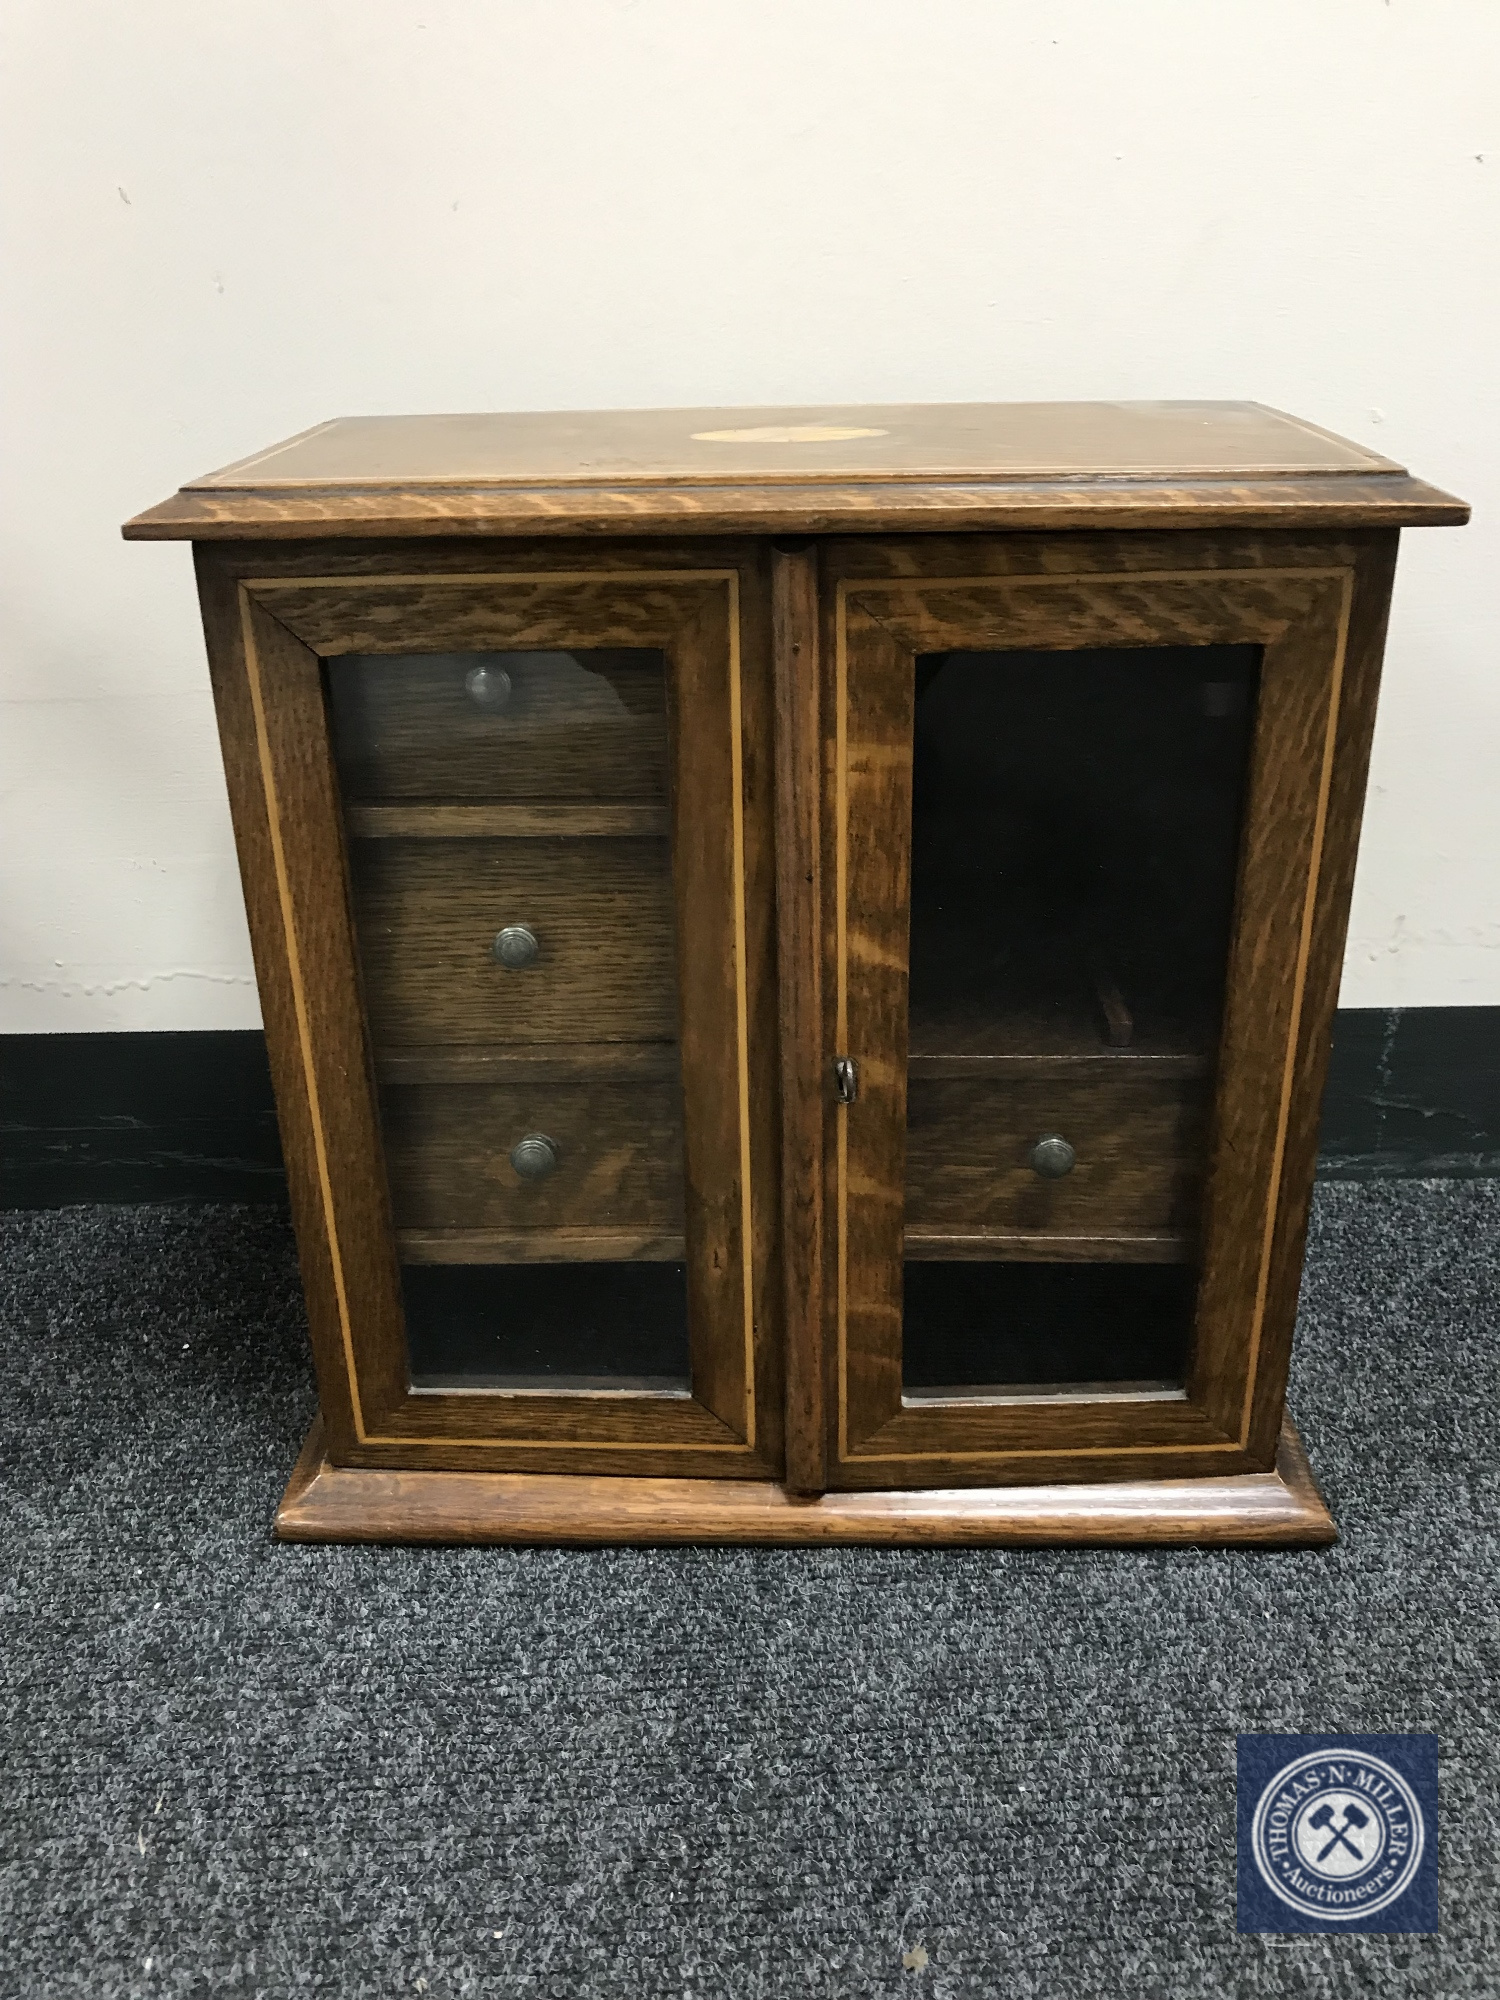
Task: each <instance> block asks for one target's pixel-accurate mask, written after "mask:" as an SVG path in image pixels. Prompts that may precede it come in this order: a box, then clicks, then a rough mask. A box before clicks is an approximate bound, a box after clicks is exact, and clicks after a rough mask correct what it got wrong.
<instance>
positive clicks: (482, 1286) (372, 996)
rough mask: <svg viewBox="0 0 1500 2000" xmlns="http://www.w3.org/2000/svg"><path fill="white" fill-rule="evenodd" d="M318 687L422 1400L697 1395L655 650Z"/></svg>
mask: <svg viewBox="0 0 1500 2000" xmlns="http://www.w3.org/2000/svg"><path fill="white" fill-rule="evenodd" d="M327 674H328V691H329V710H330V717H331V725H332V731H333V742H334V751H335V757H336V761H337V764H338V768H339V776H340V783H341V790H342V795H343V800H344V808H345V831H346V837H347V847H348V853H349V859H350V888H351V895H352V899H353V908H354V921H355V932H356V939H357V947H358V954H359V963H360V974H361V980H362V985H363V994H364V1005H365V1014H366V1020H367V1023H368V1031H369V1038H370V1045H371V1050H372V1056H373V1061H374V1066H375V1072H376V1085H377V1097H378V1104H379V1113H380V1120H381V1135H382V1141H383V1147H384V1154H385V1161H386V1171H387V1176H388V1180H389V1188H390V1199H391V1204H392V1213H393V1221H394V1226H395V1231H396V1242H397V1249H398V1255H399V1258H400V1264H401V1273H402V1287H403V1295H404V1304H405V1315H406V1329H407V1345H408V1360H409V1371H410V1381H411V1385H412V1387H413V1388H414V1389H418V1390H421V1389H434V1390H436V1389H449V1390H451V1389H486V1388H493V1389H507V1390H525V1389H546V1390H554V1391H555V1390H568V1389H574V1390H592V1391H598V1390H600V1389H619V1390H630V1391H642V1390H645V1391H651V1392H654V1393H657V1394H662V1393H667V1394H671V1393H680V1394H681V1395H683V1396H687V1395H688V1394H689V1390H690V1368H689V1344H688V1307H687V1281H686V1265H685V1261H684V1260H685V1219H684V1169H683V1106H682V1063H681V1054H680V1043H679V1021H678V1015H679V1006H678V981H677V934H676V918H675V904H674V896H673V883H672V859H671V842H670V832H669V825H668V780H667V771H668V761H669V735H668V720H667V698H666V680H665V663H664V659H663V656H662V654H661V653H660V652H659V651H648V650H641V649H634V650H622V649H609V650H606V649H599V650H595V651H567V652H564V651H554V652H472V653H409V654H382V655H368V656H366V655H357V654H356V655H348V656H344V657H339V658H335V659H331V660H330V661H329V662H328V666H327Z"/></svg>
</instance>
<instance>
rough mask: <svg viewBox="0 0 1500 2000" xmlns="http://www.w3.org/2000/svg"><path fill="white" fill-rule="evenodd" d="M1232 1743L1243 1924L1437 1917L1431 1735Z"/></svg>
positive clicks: (1421, 1926) (1367, 1926)
mask: <svg viewBox="0 0 1500 2000" xmlns="http://www.w3.org/2000/svg"><path fill="white" fill-rule="evenodd" d="M1239 1743H1240V1833H1241V1839H1240V1928H1241V1930H1252V1929H1253V1930H1430V1929H1436V1927H1437V1880H1436V1835H1437V1827H1436V1809H1437V1739H1436V1737H1432V1736H1385V1737H1373V1736H1343V1737H1319V1736H1242V1737H1241V1738H1240V1739H1239ZM1309 1746H1313V1747H1309ZM1293 1750H1295V1751H1296V1752H1297V1754H1295V1755H1288V1754H1287V1753H1288V1752H1289V1751H1293ZM1247 1753H1248V1754H1247ZM1247 1781H1248V1782H1247ZM1424 1793H1425V1794H1426V1797H1427V1804H1428V1808H1429V1812H1424V1811H1423V1797H1422V1795H1423V1794H1424ZM1247 1808H1249V1824H1248V1827H1247V1826H1246V1824H1245V1819H1246V1809H1247ZM1429 1813H1430V1815H1431V1818H1432V1822H1433V1823H1432V1825H1431V1826H1429V1824H1428V1818H1429ZM1247 1861H1248V1862H1249V1863H1250V1864H1251V1865H1252V1866H1253V1869H1254V1877H1249V1870H1248V1869H1247V1867H1246V1863H1247ZM1424 1863H1428V1864H1429V1865H1427V1866H1424ZM1247 1877H1249V1879H1247ZM1256 1878H1258V1880H1257V1879H1256ZM1261 1885H1263V1887H1264V1889H1268V1890H1269V1891H1270V1892H1271V1895H1272V1896H1273V1897H1275V1898H1277V1899H1278V1903H1279V1904H1280V1905H1282V1906H1284V1907H1282V1908H1280V1909H1279V1911H1278V1904H1277V1903H1267V1902H1266V1899H1265V1896H1264V1894H1263V1893H1257V1892H1258V1891H1260V1889H1261ZM1424 1890H1425V1891H1427V1892H1428V1893H1422V1892H1423V1891H1424ZM1247 1891H1248V1893H1247ZM1403 1897H1406V1898H1408V1901H1407V1903H1405V1904H1404V1905H1403V1906H1402V1908H1401V1909H1400V1910H1397V1909H1395V1908H1394V1907H1393V1906H1394V1905H1396V1904H1397V1903H1399V1902H1401V1899H1402V1898H1403ZM1247 1917H1248V1918H1249V1921H1247Z"/></svg>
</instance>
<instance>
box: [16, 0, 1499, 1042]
mask: <svg viewBox="0 0 1500 2000" xmlns="http://www.w3.org/2000/svg"><path fill="white" fill-rule="evenodd" d="M0 34H3V36H4V40H5V43H6V45H7V46H6V49H5V52H4V56H5V60H4V72H5V82H4V91H5V95H6V100H7V101H6V104H5V106H4V117H3V134H4V139H3V143H4V146H5V148H6V151H7V153H8V156H9V157H8V159H7V161H6V162H5V163H4V169H3V201H4V207H5V223H4V226H5V244H6V249H5V269H6V281H5V285H4V288H3V297H0V311H3V314H4V321H5V329H4V337H5V351H4V379H3V394H4V397H5V401H6V406H7V407H6V412H5V419H4V439H5V444H4V467H5V470H4V485H5V490H4V510H5V521H4V535H5V552H4V565H3V579H0V581H3V594H4V605H5V628H4V637H3V641H0V671H3V681H0V940H3V941H0V980H3V984H0V1027H4V1028H8V1029H12V1030H22V1031H25V1030H51V1029H85V1028H157V1027H163V1028H165V1027H210V1026H236V1025H249V1024H251V1023H253V1022H254V1021H255V1020H256V1018H257V1013H256V1003H255V992H254V984H253V980H252V977H251V971H250V961H249V951H248V946H247V943H246V938H245V930H244V918H243V913H242V909H241V905H240V897H239V889H238V882H237V877H236V874H235V867H234V858H233V852H232V848H231V843H230V836H229V826H228V819H227V815H226V810H225V805H224V797H223V786H222V780H221V778H220V775H219V771H218V765H217V751H216V747H215V743H214V737H213V727H212V719H211V714H210V709H209V703H208V697H207V691H206V685H205V676H204V671H203V666H202V660H201V649H200V639H199V634H198V631H197V627H196V614H195V609H194V602H193V595H192V583H191V574H190V566H189V560H188V555H187V552H186V550H184V549H181V548H162V547H133V548H127V547H126V546H125V545H124V544H122V543H121V542H120V541H119V539H118V535H117V529H118V524H119V522H120V521H121V519H122V518H123V517H124V516H125V515H126V514H127V513H131V512H134V511H135V510H136V509H138V508H139V507H141V506H144V505H146V504H148V503H150V502H152V501H154V500H157V499H159V498H161V497H162V496H163V495H164V494H166V493H167V492H168V491H170V490H171V489H172V488H173V487H175V486H176V485H177V484H178V482H179V481H180V480H181V479H183V478H186V477H189V476H191V475H193V474H195V473H198V472H201V471H204V470H206V469H208V468H209V467H211V466H215V465H218V464H222V463H224V462H225V461H227V460H229V459H232V458H234V457H236V456H238V455H240V454H241V453H244V452H247V451H250V450H252V449H254V448H256V447H258V446H260V445H263V444H265V443H268V442H270V441H271V440H272V439H275V438H278V437H282V436H285V435H286V434H287V433H289V432H292V431H295V430H299V429H301V428H303V427H305V426H306V425H308V424H312V423H315V422H317V421H319V420H320V419H322V418H325V417H328V416H331V415H335V414H340V413H348V412H354V411H382V410H386V411H389V410H453V409H479V408H507V407H512V408H548V407H569V406H573V407H591V406H592V407H599V406H601V405H604V406H608V405H616V404H620V405H631V404H635V405H649V404H657V403H666V404H670V403H692V402H700V403H702V402H743V403H756V402H769V401H777V400H786V401H798V402H809V403H816V402H817V401H819V400H820V399H829V400H832V399H839V400H870V401H880V400H893V401H894V400H908V399H911V400H916V399H931V400H947V399H971V398H998V399H1004V398H1011V397H1016V398H1033V397H1049V396H1056V397H1110V398H1112V397H1130V396H1146V397H1158V396H1165V397H1171V396H1248V397H1255V398H1258V399H1260V400H1262V401H1265V402H1269V403H1273V404H1277V405H1279V406H1281V407H1283V408H1286V409H1290V410H1294V411H1296V412H1298V413H1299V414H1301V415H1304V416H1307V417H1310V418H1312V419H1313V420H1314V421H1316V422H1318V423H1320V424H1324V425H1327V426H1330V427H1331V428H1333V429H1335V430H1339V431H1343V432H1345V433H1346V434H1348V435H1349V436H1351V437H1354V438H1358V439H1361V440H1363V441H1365V442H1367V443H1369V444H1372V445H1374V446H1375V447H1376V448H1377V449H1379V450H1381V451H1383V452H1386V453H1389V454H1390V455H1392V456H1395V457H1398V458H1401V459H1404V460H1406V461H1407V462H1408V463H1410V464H1412V465H1413V466H1414V467H1415V468H1416V469H1417V470H1418V471H1420V472H1421V473H1423V474H1424V475H1426V476H1427V477H1429V478H1431V479H1433V480H1435V481H1437V482H1439V483H1440V484H1444V485H1448V486H1450V487H1451V488H1453V489H1455V490H1457V491H1458V492H1461V493H1463V494H1464V495H1465V496H1467V497H1468V498H1470V499H1472V500H1473V501H1474V502H1475V505H1476V510H1477V519H1476V521H1475V523H1474V525H1473V526H1472V527H1470V528H1468V529H1465V530H1463V531H1459V532H1454V531H1445V532H1439V531H1428V532H1418V533H1416V534H1413V535H1412V536H1410V537H1409V538H1408V540H1407V545H1406V550H1405V553H1404V555H1403V558H1402V570H1401V577H1400V582H1399V586H1398V594H1397V610H1396V618H1395V626H1394V631H1393V634H1392V642H1391V652H1390V666H1389V678H1388V694H1387V699H1386V703H1385V708H1384V713H1383V718H1382V722H1381V727H1380V735H1379V740H1378V745H1377V750H1376V761H1375V776H1374V789H1373V793H1372V797H1371V802H1370V811H1369V816H1368V820H1367V828H1366V836H1365V842H1364V848H1363V851H1362V856H1361V863H1360V873H1359V884H1358V891H1357V899H1356V908H1355V919H1354V929H1353V935H1352V938H1351V943H1350V950H1349V958H1348V964H1347V970H1346V977H1345V985H1344V1000H1345V1003H1346V1004H1349V1005H1386V1004H1406V1003H1409V1004H1421V1003H1429V1004H1430V1003H1450V1002H1451V1003H1458V1002H1470V1003H1473V1002H1500V910H1497V907H1496V892H1497V884H1500V783H1497V781H1496V752H1497V748H1500V692H1497V687H1500V677H1497V674H1496V671H1495V657H1494V656H1495V652H1496V647H1495V643H1494V641H1493V639H1492V637H1491V627H1492V624H1493V620H1494V605H1495V600H1496V583H1495V579H1496V572H1497V561H1496V558H1497V554H1500V541H1497V529H1496V520H1497V518H1500V509H1497V507H1496V504H1495V503H1496V501H1497V500H1500V364H1497V355H1500V278H1497V253H1500V7H1497V6H1495V5H1494V4H1493V0H1389V4H1385V3H1384V0H1214V4H1212V5H1204V4H1202V0H1131V4H1129V5H1125V4H1112V0H928V4H926V5H922V6H913V5H911V4H909V0H740V4H739V5H737V6H728V5H705V4H703V0H635V4H627V0H432V4H429V5H418V4H412V3H411V0H359V4H357V5H345V4H340V0H214V4H205V0H132V4H130V5H129V6H121V5H119V4H118V0H11V4H10V6H9V7H8V8H7V9H6V10H5V12H4V17H3V24H0Z"/></svg>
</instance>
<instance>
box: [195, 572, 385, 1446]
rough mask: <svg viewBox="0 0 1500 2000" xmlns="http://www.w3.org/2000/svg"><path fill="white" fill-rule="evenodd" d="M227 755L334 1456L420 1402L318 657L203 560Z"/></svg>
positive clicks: (211, 649)
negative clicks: (413, 1380) (411, 1388)
mask: <svg viewBox="0 0 1500 2000" xmlns="http://www.w3.org/2000/svg"><path fill="white" fill-rule="evenodd" d="M198 570H199V588H200V599H201V602H202V605H203V610H204V623H205V631H206V634H207V638H208V645H209V657H210V665H211V669H212V673H213V678H214V687H215V698H216V702H217V704H218V708H219V717H220V733H221V742H222V743H223V746H224V753H225V768H226V773H227V774H228V777H229V783H230V792H231V799H232V802H233V809H234V816H235V830H236V841H237V845H238V847H239V853H240V863H241V871H242V876H243V879H244V882H245V889H246V906H247V911H248V912H249V915H250V919H251V926H252V936H253V938H254V940H255V950H256V969H257V976H258V980H259V983H260V985H261V989H262V991H263V993H265V994H266V995H267V996H268V999H267V1004H266V1039H267V1049H268V1052H269V1053H270V1056H271V1065H272V1077H273V1081H274V1082H275V1085H276V1090H277V1110H278V1116H279V1118H280V1121H281V1125H282V1133H283V1144H284V1147H285V1150H286V1154H287V1162H288V1182H289V1186H290V1189H291V1192H292V1199H293V1216H294V1220H295V1223H296V1225H297V1235H298V1245H299V1251H300V1254H301V1257H302V1260H303V1270H304V1277H305V1280H306V1283H307V1298H308V1315H309V1321H310V1323H311V1326H312V1332H313V1342H314V1351H315V1354H316V1356H317V1359H318V1365H319V1391H320V1396H321V1397H323V1398H324V1408H325V1411H327V1412H328V1413H329V1415H330V1442H331V1445H332V1447H333V1448H334V1449H335V1450H336V1451H351V1450H354V1449H356V1448H357V1447H358V1445H359V1443H360V1442H361V1441H362V1440H363V1439H364V1438H365V1437H366V1436H367V1435H369V1434H370V1432H371V1430H373V1429H376V1428H378V1426H379V1424H380V1421H381V1418H382V1414H383V1412H384V1411H386V1410H387V1409H389V1408H391V1407H393V1406H394V1405H395V1404H397V1403H398V1402H399V1401H400V1400H401V1398H402V1397H403V1396H404V1395H405V1389H406V1369H405V1343H404V1335H403V1330H402V1323H401V1312H400V1303H399V1289H398V1281H397V1275H396V1262H395V1250H394V1245H393V1243H392V1240H391V1233H390V1214H389V1207H388V1201H387V1196H386V1188H385V1180H384V1175H383V1172H382V1170H381V1164H380V1153H379V1142H378V1136H377V1123H376V1115H375V1104H374V1094H373V1089H372V1085H371V1081H370V1076H369V1069H368V1062H367V1057H366V1049H365V1039H364V1023H363V1016H362V1009H361V1004H360V994H359V983H358V975H357V971H356V968H355V964H354V957H353V951H352V945H351V940H350V930H349V915H348V893H347V880H346V874H345V866H344V854H343V846H342V838H341V833H340V826H339V801H338V793H337V786H336V781H335V777H334V772H333V767H332V760H331V756H330V751H329V744H328V736H327V730H326V726H325V723H324V715H323V693H322V685H321V679H320V673H319V664H318V660H317V658H316V656H315V655H314V654H312V653H311V652H309V651H308V649H307V648H306V647H305V646H303V645H302V644H301V643H300V642H299V641H298V640H297V639H295V638H294V637H293V636H292V635H291V634H290V633H288V632H287V631H286V630H285V628H284V627H282V626H279V625H278V624H277V623H276V622H275V620H274V619H272V618H270V617H268V616H267V615H266V613H264V612H263V611H262V610H260V609H259V608H258V607H257V606H256V605H255V604H254V603H253V602H251V601H250V600H249V599H248V597H247V596H246V595H245V594H244V593H243V592H241V591H240V590H238V588H237V587H236V584H235V582H234V580H233V579H232V578H231V577H226V576H225V575H224V574H223V572H222V571H220V570H219V569H218V567H217V566H216V565H215V564H214V562H213V560H212V558H211V556H209V555H207V554H206V553H204V554H201V555H200V558H199V565H198Z"/></svg>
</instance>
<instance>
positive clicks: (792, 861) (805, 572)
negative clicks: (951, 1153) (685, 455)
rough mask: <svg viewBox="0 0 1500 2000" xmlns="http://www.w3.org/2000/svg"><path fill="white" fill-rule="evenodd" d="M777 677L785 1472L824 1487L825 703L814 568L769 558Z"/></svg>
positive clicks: (786, 554) (806, 1486) (792, 552)
mask: <svg viewBox="0 0 1500 2000" xmlns="http://www.w3.org/2000/svg"><path fill="white" fill-rule="evenodd" d="M771 630H772V641H771V643H772V652H773V656H774V672H775V684H776V844H777V855H776V859H777V871H776V907H777V919H778V931H777V943H778V967H779V990H780V1029H781V1106H782V1115H781V1173H780V1179H781V1202H782V1242H783V1251H782V1269H783V1280H784V1285H785V1299H786V1479H787V1484H788V1485H789V1486H790V1487H791V1489H792V1490H793V1492H797V1493H820V1492H822V1490H823V1487H824V1485H825V1483H826V1463H827V1453H826V1445H825V1431H826V1429H827V1422H828V1415H827V1404H826V1397H825V1393H824V1386H825V1374H826V1370H827V1357H826V1356H825V1353H824V1347H823V1178H824V1160H823V1147H824V1126H825V1123H826V1119H827V1115H828V1112H827V1100H828V1062H829V1059H830V1052H829V1050H828V1048H827V1045H826V1042H825V1038H824V1022H823V991H822V938H821V926H822V916H823V894H822V880H821V853H820V845H821V814H822V798H821V790H822V788H821V782H820V779H821V765H822V742H821V721H820V713H821V703H820V687H819V661H818V565H817V556H816V553H815V552H814V551H813V550H811V549H787V550H777V551H775V552H774V553H773V555H772V558H771Z"/></svg>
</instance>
